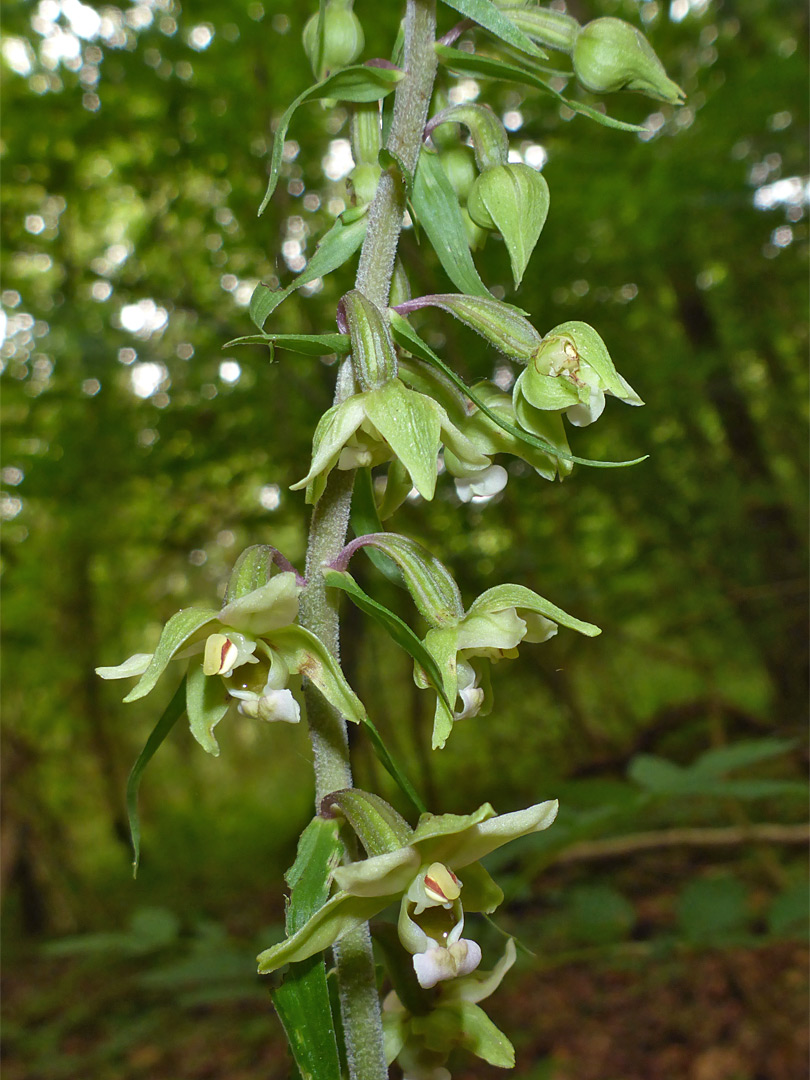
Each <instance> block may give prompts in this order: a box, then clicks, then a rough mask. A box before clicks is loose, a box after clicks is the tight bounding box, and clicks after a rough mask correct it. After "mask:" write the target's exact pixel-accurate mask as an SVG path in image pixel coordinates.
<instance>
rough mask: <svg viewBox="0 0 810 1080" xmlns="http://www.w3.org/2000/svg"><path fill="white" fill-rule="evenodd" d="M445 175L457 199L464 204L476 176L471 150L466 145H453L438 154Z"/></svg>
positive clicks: (476, 171)
mask: <svg viewBox="0 0 810 1080" xmlns="http://www.w3.org/2000/svg"><path fill="white" fill-rule="evenodd" d="M439 161H440V162H441V165H442V168H443V169H444V173H445V176H446V177H447V179H448V180H449V181H450V183H451V184H452V185H453V191H455V193H456V195H457V196H458V201H459V202H460V203H462V204H464V203H465V202H466V201H467V196H468V195H469V194H470V189H471V188H472V186H473V184H474V183H475V181H476V179H477V177H478V170H477V169H476V167H475V158H474V157H473V152H472V150H470V148H469V147H468V146H454V147H453V148H452V149H451V150H444V151H443V152H442V153H441V154H440V155H439Z"/></svg>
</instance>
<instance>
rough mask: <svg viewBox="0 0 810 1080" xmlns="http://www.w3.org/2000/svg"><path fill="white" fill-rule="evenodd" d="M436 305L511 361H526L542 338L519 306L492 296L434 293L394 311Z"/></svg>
mask: <svg viewBox="0 0 810 1080" xmlns="http://www.w3.org/2000/svg"><path fill="white" fill-rule="evenodd" d="M425 307H437V308H441V309H442V310H443V311H447V312H449V314H450V315H452V316H453V317H454V318H456V319H458V320H459V322H463V323H464V325H465V326H469V327H470V329H471V330H475V332H476V333H477V334H480V335H481V337H483V338H486V340H487V341H488V342H489V343H490V345H494V347H495V348H496V349H497V350H498V352H502V353H503V354H504V356H509V357H511V358H512V359H513V360H520V361H521V362H522V363H524V364H525V363H528V361H529V360H530V359H532V357H533V356H534V355H535V354H536V352H537V350H538V349H539V348H540V346H541V344H542V341H543V339H542V338H541V336H540V335H539V334H538V333H537V331H536V330H535V328H534V327H533V326H532V324H531V323H530V322H529V320H528V319H526V318H525V317H524V315H523V312H522V311H521V309H520V308H516V307H514V306H513V305H512V304H504V303H503V302H502V301H501V300H496V299H495V297H494V296H465V295H464V294H463V293H436V294H432V295H430V296H420V297H417V299H415V300H408V301H407V302H406V303H404V304H400V305H399V307H398V308H397V312H398V313H399V314H400V315H407V314H409V313H410V312H411V311H418V310H419V309H420V308H425Z"/></svg>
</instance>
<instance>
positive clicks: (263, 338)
mask: <svg viewBox="0 0 810 1080" xmlns="http://www.w3.org/2000/svg"><path fill="white" fill-rule="evenodd" d="M232 345H266V346H267V347H268V348H269V349H270V352H271V354H272V352H273V349H274V348H277V349H287V350H289V352H295V353H300V354H301V355H302V356H328V355H329V354H330V353H337V354H338V355H339V356H346V354H347V353H348V352H350V350H351V341H350V339H349V335H348V334H249V335H248V336H247V337H239V338H234V339H233V341H229V342H227V344H225V345H223V346H222V347H223V349H229V348H230V347H231V346H232Z"/></svg>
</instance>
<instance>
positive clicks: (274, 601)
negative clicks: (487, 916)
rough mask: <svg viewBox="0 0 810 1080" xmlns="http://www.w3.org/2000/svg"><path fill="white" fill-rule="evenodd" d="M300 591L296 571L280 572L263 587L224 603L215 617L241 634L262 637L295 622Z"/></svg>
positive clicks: (300, 585)
mask: <svg viewBox="0 0 810 1080" xmlns="http://www.w3.org/2000/svg"><path fill="white" fill-rule="evenodd" d="M285 561H286V560H285ZM302 589H303V584H300V583H299V581H298V575H297V574H296V573H295V571H291V570H284V571H281V572H280V573H278V574H276V575H275V577H272V578H270V580H269V581H268V582H266V584H264V585H261V586H259V588H257V589H253V590H252V591H251V592H249V593H246V594H243V595H241V596H238V597H237V598H236V599H234V600H231V601H230V603H226V604H225V606H224V607H223V609H222V610H221V611H220V613H219V615H218V616H217V618H218V619H219V621H220V622H221V623H222V624H223V625H224V626H232V627H233V629H234V630H239V631H240V632H241V633H243V634H250V635H251V636H253V637H264V636H265V635H267V634H270V633H271V632H272V631H274V630H278V629H279V628H280V627H282V626H289V624H290V623H293V622H295V620H296V618H297V616H298V597H299V595H300V593H301V590H302Z"/></svg>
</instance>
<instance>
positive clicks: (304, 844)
mask: <svg viewBox="0 0 810 1080" xmlns="http://www.w3.org/2000/svg"><path fill="white" fill-rule="evenodd" d="M342 851H343V845H342V843H341V841H340V837H339V834H338V823H337V821H327V820H325V819H324V818H319V817H316V818H313V820H312V821H311V822H310V823H309V825H308V826H307V827H306V829H304V831H303V833H302V834H301V837H300V839H299V841H298V851H297V854H296V857H295V862H294V863H293V865H292V866H291V867H290V869H289V870H288V871H287V873H286V874H285V879H286V881H287V884H288V885H289V886H290V889H291V893H290V902H289V905H288V906H287V918H286V926H287V933H288V934H294V933H295V932H296V931H297V930H300V929H301V928H302V927H303V926H305V925H306V923H307V922H308V920H309V919H310V918H311V917H312V916H313V915H314V914H315V913H316V911H318V910H319V909H320V908H321V907H323V905H324V904H325V903H326V901H327V899H328V897H329V888H330V883H331V876H332V871H333V870H334V868H335V867H336V866H337V864H338V863H339V861H340V858H341V853H342ZM271 997H272V999H273V1004H274V1006H275V1008H276V1012H277V1013H278V1015H279V1019H280V1020H281V1023H282V1026H283V1027H284V1032H285V1034H286V1036H287V1041H288V1042H289V1044H290V1050H291V1052H292V1055H293V1058H294V1060H295V1063H296V1065H297V1066H298V1070H299V1072H300V1075H301V1076H302V1077H312V1080H340V1056H339V1054H338V1045H337V1036H336V1034H335V1023H334V1018H333V1015H332V1009H331V1004H330V1001H329V987H328V984H327V980H326V965H325V963H324V961H323V958H322V957H320V956H318V955H315V956H312V957H310V958H309V959H307V960H304V961H302V962H301V963H299V964H293V965H292V967H291V968H290V970H289V971H288V973H287V974H286V975H285V977H284V981H283V982H282V984H281V986H279V987H278V988H277V989H275V990H274V991H272V992H271Z"/></svg>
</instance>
